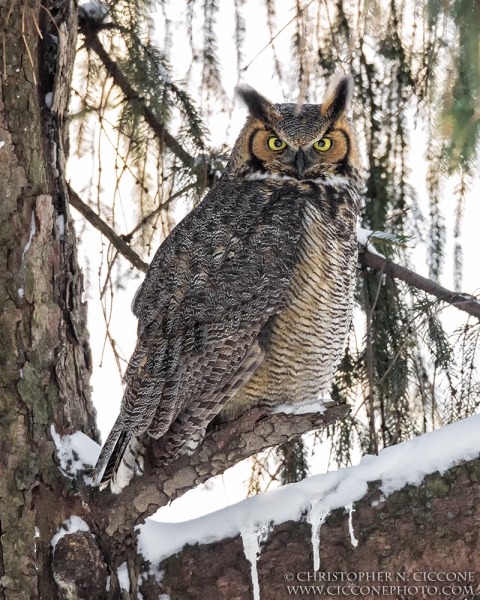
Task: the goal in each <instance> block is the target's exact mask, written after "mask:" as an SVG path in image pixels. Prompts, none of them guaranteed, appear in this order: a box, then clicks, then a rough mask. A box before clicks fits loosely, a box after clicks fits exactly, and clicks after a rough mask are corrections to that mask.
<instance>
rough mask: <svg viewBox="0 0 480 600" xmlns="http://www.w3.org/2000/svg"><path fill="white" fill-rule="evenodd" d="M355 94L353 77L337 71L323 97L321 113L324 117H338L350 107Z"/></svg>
mask: <svg viewBox="0 0 480 600" xmlns="http://www.w3.org/2000/svg"><path fill="white" fill-rule="evenodd" d="M352 96H353V77H352V76H351V75H343V73H340V72H337V73H336V74H335V75H334V76H333V79H332V80H331V82H330V85H329V86H328V88H327V91H326V92H325V96H324V97H323V102H322V106H321V108H320V113H321V115H322V116H323V117H328V118H330V119H338V118H339V117H341V116H342V115H344V114H345V113H346V112H347V110H348V109H349V107H350V102H351V100H352Z"/></svg>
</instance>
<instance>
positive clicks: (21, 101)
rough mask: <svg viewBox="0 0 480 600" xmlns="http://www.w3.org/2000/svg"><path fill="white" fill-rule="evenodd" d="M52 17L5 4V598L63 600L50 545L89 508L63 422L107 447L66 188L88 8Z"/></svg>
mask: <svg viewBox="0 0 480 600" xmlns="http://www.w3.org/2000/svg"><path fill="white" fill-rule="evenodd" d="M48 9H49V11H50V14H51V15H52V17H53V16H54V17H55V18H56V20H57V22H56V23H54V22H53V21H52V18H51V17H50V16H49V14H48V13H47V11H45V10H41V8H40V4H39V2H38V1H36V0H23V1H22V2H20V1H18V2H17V1H15V0H14V1H13V2H10V1H7V2H5V1H2V2H0V31H1V32H2V33H1V35H2V39H1V40H0V71H1V83H0V196H1V198H0V200H1V201H0V223H1V237H0V261H1V266H0V302H1V307H2V314H1V317H0V365H1V366H0V576H1V584H0V598H2V600H3V598H5V599H13V598H15V599H16V598H36V597H43V598H55V597H56V585H55V583H54V581H53V576H52V571H51V569H50V568H49V564H50V558H51V556H50V555H51V548H50V540H51V536H52V535H53V534H54V533H55V531H56V530H57V528H58V527H59V525H60V524H61V522H62V521H63V520H64V519H65V518H66V517H67V516H68V515H69V514H70V513H71V510H72V505H73V504H74V503H75V502H76V501H77V500H74V499H73V496H72V495H71V494H70V493H68V491H67V489H68V485H67V484H66V482H65V481H64V480H62V478H61V477H60V476H59V471H58V469H57V467H56V465H55V461H54V454H55V453H54V444H53V442H52V438H51V435H50V427H51V425H52V424H54V425H55V427H57V428H58V429H60V430H62V431H73V430H76V429H81V430H82V431H84V432H85V433H87V434H88V435H89V436H91V437H92V438H93V439H98V433H97V430H96V427H95V420H94V409H93V407H92V405H91V402H90V389H89V385H88V378H89V373H90V359H89V345H88V335H87V331H86V307H85V305H84V304H83V303H82V301H81V293H82V276H81V273H80V271H79V269H78V265H77V260H76V253H75V232H74V229H73V226H72V223H71V220H70V216H69V210H68V203H67V201H66V200H67V198H66V195H65V181H64V165H65V142H66V140H65V137H64V136H65V127H64V119H65V111H66V106H67V102H68V94H69V82H70V77H71V70H72V67H73V53H74V51H75V38H76V34H75V32H76V18H77V17H76V7H75V3H74V2H73V0H72V1H65V2H63V3H61V4H60V5H59V7H56V6H54V5H53V4H51V5H49V6H48ZM60 9H61V11H62V12H61V13H60ZM37 26H38V27H39V28H41V31H42V36H43V39H41V38H40V37H39V34H38V31H37ZM55 71H56V73H55ZM54 78H55V89H54V88H53V84H54ZM52 92H53V103H52V104H51V110H50V108H48V107H47V105H46V104H45V96H46V95H47V94H48V93H50V94H51V93H52ZM49 97H50V96H48V97H47V101H48V98H49Z"/></svg>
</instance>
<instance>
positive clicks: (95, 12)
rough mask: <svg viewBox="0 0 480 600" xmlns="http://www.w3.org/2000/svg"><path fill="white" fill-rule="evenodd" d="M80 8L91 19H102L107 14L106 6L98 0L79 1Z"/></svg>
mask: <svg viewBox="0 0 480 600" xmlns="http://www.w3.org/2000/svg"><path fill="white" fill-rule="evenodd" d="M78 7H79V8H81V9H82V10H83V11H85V13H86V14H87V15H88V16H89V17H90V18H91V19H98V20H100V19H104V18H105V17H106V16H107V14H108V6H107V5H106V4H104V3H103V2H100V0H91V1H90V2H79V3H78Z"/></svg>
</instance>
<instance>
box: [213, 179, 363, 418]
mask: <svg viewBox="0 0 480 600" xmlns="http://www.w3.org/2000/svg"><path fill="white" fill-rule="evenodd" d="M318 193H319V195H320V196H321V197H322V199H323V201H324V202H323V203H320V202H318V201H314V200H309V201H307V202H306V203H305V209H304V211H303V215H302V236H301V242H300V244H299V252H298V263H297V266H296V269H295V272H294V276H293V278H292V281H291V284H290V287H289V290H288V291H289V297H290V304H289V305H288V307H287V308H285V309H284V310H283V311H282V312H281V313H280V314H278V315H277V316H276V317H275V318H274V319H273V320H272V323H270V324H269V326H268V329H269V331H268V341H267V347H266V356H265V360H264V362H263V363H262V365H261V366H260V368H259V369H258V370H257V371H256V373H255V374H254V376H253V377H252V378H251V379H250V381H249V382H248V383H247V384H246V385H245V386H244V387H243V388H242V389H241V390H240V391H239V392H238V393H237V394H236V395H235V396H234V398H233V399H232V400H230V402H229V403H228V404H227V405H226V406H225V408H224V410H223V411H222V414H221V420H231V419H233V418H235V417H236V416H238V415H239V414H241V413H243V412H244V411H245V410H248V409H249V408H252V407H254V406H268V407H270V408H273V407H275V406H277V405H301V404H311V403H313V402H315V401H316V400H317V399H319V398H322V397H324V396H328V394H329V390H330V386H331V382H332V378H333V376H334V374H335V370H336V368H337V366H338V362H339V360H340V358H341V354H342V350H343V346H344V343H345V338H346V335H347V332H348V328H349V324H350V319H351V307H352V299H353V293H354V288H355V271H356V265H357V241H356V234H355V228H356V190H355V188H354V187H352V186H350V185H346V184H344V185H342V186H341V187H340V191H339V192H338V191H337V193H339V194H340V196H346V197H347V199H348V200H347V202H345V203H343V202H342V205H341V206H340V207H339V211H340V213H341V214H340V215H338V216H337V218H335V219H326V218H325V211H324V205H325V202H326V198H328V196H329V195H331V194H332V193H333V189H329V186H324V187H322V188H321V189H320V190H319V192H318ZM337 202H338V198H337ZM322 204H323V206H322Z"/></svg>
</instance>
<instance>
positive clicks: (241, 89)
mask: <svg viewBox="0 0 480 600" xmlns="http://www.w3.org/2000/svg"><path fill="white" fill-rule="evenodd" d="M235 94H236V95H237V96H238V97H239V98H240V99H241V100H242V101H243V102H244V104H245V105H246V107H247V108H248V110H249V112H250V114H251V115H253V116H254V117H256V118H257V119H260V120H261V121H267V120H268V108H269V107H270V106H271V102H270V101H269V100H267V99H266V98H265V96H262V94H259V93H258V92H257V91H256V90H254V89H253V88H251V87H249V86H237V87H236V88H235Z"/></svg>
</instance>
